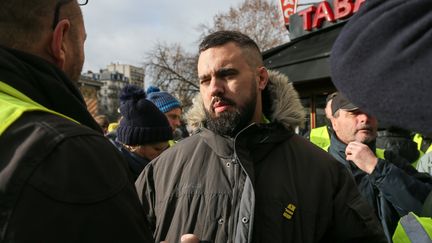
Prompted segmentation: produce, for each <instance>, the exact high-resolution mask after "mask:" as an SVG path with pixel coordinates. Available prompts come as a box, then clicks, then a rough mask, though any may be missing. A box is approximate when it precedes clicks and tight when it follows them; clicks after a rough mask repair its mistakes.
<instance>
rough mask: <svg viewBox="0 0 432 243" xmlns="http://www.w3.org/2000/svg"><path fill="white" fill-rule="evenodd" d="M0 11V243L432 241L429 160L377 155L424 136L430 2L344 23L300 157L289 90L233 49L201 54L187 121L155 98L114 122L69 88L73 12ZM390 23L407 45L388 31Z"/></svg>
mask: <svg viewBox="0 0 432 243" xmlns="http://www.w3.org/2000/svg"><path fill="white" fill-rule="evenodd" d="M0 1H1V0H0ZM86 2H87V1H85V3H86ZM85 3H82V2H81V5H82V4H85ZM1 4H2V8H3V10H4V11H2V17H0V32H1V33H4V34H2V35H0V169H1V170H0V195H1V197H0V213H1V214H0V215H1V217H0V241H1V242H158V243H159V242H165V243H173V242H175V243H177V242H184V243H198V242H236V243H243V242H244V243H246V242H299V243H306V242H396V243H397V242H431V241H432V240H431V238H432V218H431V217H432V193H431V191H432V177H431V173H430V172H431V168H432V166H431V162H430V161H431V157H432V154H431V152H430V151H426V154H424V155H423V154H422V153H423V152H422V151H420V150H421V145H418V147H417V146H416V144H415V143H414V142H413V141H411V140H410V139H409V142H406V140H397V141H398V142H397V143H396V142H395V143H378V142H377V135H378V131H377V130H378V120H380V122H381V121H383V122H385V123H386V124H389V125H392V126H394V127H397V128H398V129H406V130H413V131H416V132H419V134H422V135H423V136H424V137H426V136H432V131H431V128H430V126H429V122H430V121H431V120H432V117H430V115H429V114H426V113H427V112H426V109H424V107H423V106H424V105H425V102H426V104H429V103H428V101H430V98H429V97H430V96H429V95H428V92H427V91H428V90H430V88H432V87H431V85H430V82H428V79H430V76H432V73H431V70H432V69H430V68H429V67H428V65H429V64H430V63H432V53H431V52H432V49H431V48H428V47H431V44H430V43H432V42H430V39H431V37H432V30H431V29H430V27H431V23H432V17H431V15H430V14H428V13H429V10H430V9H432V2H431V1H429V0H410V1H409V2H407V1H405V0H391V1H383V0H369V1H367V2H366V3H365V4H364V5H363V6H364V7H362V8H361V9H360V11H359V12H358V13H357V14H356V15H355V16H354V17H353V18H352V19H351V20H350V21H349V22H348V23H347V25H346V26H345V27H344V30H343V31H342V33H341V34H340V36H339V37H338V40H337V41H336V43H335V45H334V47H333V52H332V58H331V68H332V78H333V80H334V83H335V85H336V87H337V89H338V92H335V93H333V94H330V95H329V96H328V98H327V101H326V108H325V113H326V117H327V120H328V123H327V125H326V126H324V127H321V128H317V129H313V130H312V131H311V132H310V134H309V136H308V138H309V139H310V141H309V139H307V138H304V137H302V136H300V135H298V134H296V133H295V128H296V127H298V126H300V125H301V124H302V123H303V122H304V119H305V115H306V114H305V113H304V109H303V107H302V105H301V103H300V100H299V96H298V94H297V92H296V91H295V89H294V87H293V85H292V83H291V82H290V81H289V78H288V77H287V76H286V75H284V74H282V73H279V72H275V71H271V70H267V68H266V67H265V66H264V63H263V59H262V55H261V52H260V48H259V47H258V46H257V44H256V43H255V42H254V41H253V40H252V39H251V38H250V37H249V36H247V35H245V34H242V33H240V32H238V31H230V30H224V31H216V32H213V33H210V34H208V35H207V36H205V37H204V38H203V39H202V41H201V43H200V44H199V54H198V63H197V71H198V79H199V80H198V81H197V82H199V88H200V92H199V94H197V96H196V97H195V98H194V103H193V106H192V108H190V109H189V110H188V111H187V113H186V114H183V107H182V105H181V103H180V102H179V100H178V99H176V98H175V97H174V96H173V95H172V94H169V93H168V92H165V91H161V90H160V89H159V88H157V87H150V88H149V89H147V91H145V90H144V89H143V88H141V87H137V86H134V85H127V86H126V87H124V88H123V89H122V92H121V95H120V97H119V99H120V107H119V112H120V114H119V115H120V118H119V120H118V122H116V123H115V124H110V123H109V121H108V120H107V117H106V116H103V115H99V116H96V117H92V116H91V115H90V113H89V112H88V111H87V109H86V105H85V102H84V99H83V97H82V95H81V94H80V93H79V90H78V88H77V80H78V77H79V75H80V73H81V68H82V65H83V62H84V48H83V46H84V41H85V39H86V32H85V27H84V21H83V16H82V13H81V7H80V3H78V2H77V1H75V0H65V1H55V0H43V1H36V2H35V1H28V0H14V1H2V2H1ZM388 9H391V11H394V13H405V12H406V11H409V10H411V12H410V13H412V14H414V13H415V16H414V15H412V16H410V18H409V19H408V18H407V19H406V18H402V17H401V18H399V19H397V20H395V19H394V18H391V17H390V16H388V15H385V14H384V13H387V12H386V11H388ZM428 9H429V10H428ZM376 16H382V18H379V20H377V21H376V22H374V24H373V25H368V27H367V28H365V29H364V30H363V28H364V25H365V23H369V22H371V21H372V19H374V17H376ZM408 20H409V21H410V25H408V24H407V23H406V21H408ZM415 20H418V21H417V22H416V21H415ZM391 21H397V23H394V26H398V28H401V33H402V34H401V33H399V32H396V31H390V30H389V31H384V30H383V27H385V26H387V25H388V24H389V23H393V22H391ZM412 23H414V24H412ZM359 28H360V29H359ZM377 31H380V32H379V34H378V33H376V32H377ZM359 33H365V34H359ZM413 38H415V39H413ZM409 41H411V42H412V46H411V45H410V46H409V47H406V45H407V44H409V43H411V42H409ZM370 43H373V45H374V46H375V48H376V50H374V51H376V52H374V53H373V54H374V55H375V56H373V57H374V58H371V57H370V56H365V55H364V53H366V52H370V50H369V49H370V48H371V46H372V45H371V44H370ZM383 43H385V44H383ZM388 43H390V44H388ZM401 43H402V44H401ZM382 46H386V47H388V48H381V47H382ZM400 48H402V50H401V49H400ZM394 52H398V53H397V54H395V53H394ZM399 52H400V53H402V54H403V55H402V54H400V53H399ZM399 54H400V55H399ZM371 55H372V54H371ZM399 56H401V57H400V58H395V57H399ZM383 59H385V60H388V61H387V62H385V63H384V64H383V63H381V62H380V61H381V60H383ZM377 61H378V63H376V62H377ZM407 63H408V64H409V65H407ZM359 67H361V68H359ZM368 68H369V69H368ZM406 77H410V79H409V80H408V79H406ZM364 79H365V80H364ZM411 81H412V82H411ZM395 84H397V85H399V86H396V87H393V85H395ZM407 84H409V85H410V88H409V89H407V88H406V86H407ZM376 86H378V87H381V86H382V87H383V89H372V91H373V92H374V94H373V95H371V94H370V92H371V87H374V88H376ZM411 86H412V87H411ZM389 89H392V91H391V92H387V90H389ZM419 89H421V91H418V90H419ZM425 90H426V91H425ZM406 92H408V94H406ZM413 94H416V95H417V98H418V100H419V102H411V100H410V97H411V96H412V95H413ZM399 109H403V110H404V111H409V112H406V113H401V112H400V111H399ZM389 111H390V112H389ZM182 116H183V117H184V122H182V119H183V118H182ZM412 118H416V120H415V121H414V122H413V120H412ZM185 123H186V124H187V125H188V127H189V129H190V131H189V132H188V131H185V129H182V128H184V125H185ZM393 131H394V130H393ZM189 133H190V134H191V135H189ZM418 136H420V135H418ZM394 141H396V140H394ZM400 141H402V142H400ZM419 144H421V142H420V143H419ZM406 148H409V149H406ZM407 150H409V151H410V152H409V153H408V152H406V151H407ZM431 150H432V149H431ZM412 151H414V152H412ZM411 152H412V153H411ZM428 172H429V173H428Z"/></svg>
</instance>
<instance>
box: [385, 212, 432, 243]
mask: <svg viewBox="0 0 432 243" xmlns="http://www.w3.org/2000/svg"><path fill="white" fill-rule="evenodd" d="M393 242H394V243H414V242H415V243H420V242H432V218H427V217H418V216H416V215H415V214H413V213H409V214H408V215H405V216H404V217H402V218H401V220H400V221H399V223H398V226H397V228H396V231H395V233H394V234H393Z"/></svg>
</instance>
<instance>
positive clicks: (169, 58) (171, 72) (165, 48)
mask: <svg viewBox="0 0 432 243" xmlns="http://www.w3.org/2000/svg"><path fill="white" fill-rule="evenodd" d="M197 59H198V58H197V55H196V54H195V55H194V54H190V53H187V52H186V51H185V50H184V49H183V48H182V47H181V46H180V44H171V45H168V44H164V43H158V44H157V45H156V46H155V47H154V48H153V49H152V50H151V51H150V52H148V53H147V60H148V61H147V62H146V63H145V65H146V77H150V78H151V79H152V81H151V83H153V84H154V85H156V86H158V87H159V88H160V89H161V90H163V91H168V92H170V93H171V94H173V95H174V96H176V97H177V98H179V99H180V101H181V103H182V105H183V107H184V108H185V109H186V110H187V109H188V108H189V107H190V106H191V105H192V98H193V97H194V96H195V94H196V93H197V92H198V91H199V85H198V78H197V71H196V69H197Z"/></svg>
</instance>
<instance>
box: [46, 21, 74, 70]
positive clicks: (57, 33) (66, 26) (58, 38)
mask: <svg viewBox="0 0 432 243" xmlns="http://www.w3.org/2000/svg"><path fill="white" fill-rule="evenodd" d="M69 31H70V21H69V20H68V19H62V20H60V21H59V22H58V24H57V25H56V27H55V29H54V31H53V38H52V41H51V45H50V48H51V55H52V58H53V59H54V62H55V64H56V65H57V67H59V68H60V69H63V67H64V65H65V62H66V52H67V43H66V41H67V38H66V37H67V35H68V34H69Z"/></svg>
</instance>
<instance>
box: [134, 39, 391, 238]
mask: <svg viewBox="0 0 432 243" xmlns="http://www.w3.org/2000/svg"><path fill="white" fill-rule="evenodd" d="M199 52H200V54H199V59H198V76H199V82H200V94H199V95H198V96H197V98H196V99H195V101H194V107H193V108H192V109H191V111H189V113H188V114H187V117H188V124H189V125H191V126H195V127H197V129H198V131H197V132H196V133H195V134H194V135H193V136H190V137H188V138H186V139H184V140H182V141H180V142H179V143H177V144H176V145H175V146H173V147H171V148H170V149H168V150H167V151H166V152H164V153H163V154H162V155H161V156H159V157H158V158H156V159H155V160H153V161H152V162H151V163H150V164H149V165H148V166H147V167H146V168H145V169H144V171H143V173H142V174H141V175H140V177H139V178H138V180H137V181H136V187H137V191H138V193H139V196H140V200H141V203H142V205H143V208H144V211H145V212H147V218H148V220H149V222H150V225H151V228H152V230H153V233H154V236H155V240H156V242H159V241H162V240H167V241H168V242H178V240H179V239H178V236H180V235H182V234H185V233H192V234H195V235H196V236H198V238H200V239H201V240H202V242H239V243H241V242H302V243H305V242H385V239H384V235H383V232H382V229H381V227H380V225H379V223H378V221H377V219H376V217H375V216H374V214H373V212H372V210H371V208H370V207H369V206H368V205H367V202H366V201H365V200H363V199H362V197H360V195H359V192H358V190H357V189H356V186H355V184H354V181H353V180H352V177H351V176H350V175H349V173H348V171H347V170H346V169H345V168H344V167H343V166H342V165H341V164H340V163H338V162H337V161H336V160H335V159H334V158H332V157H331V156H330V155H329V154H327V153H325V152H324V151H323V150H321V149H320V148H318V147H316V146H314V145H313V144H311V143H310V142H309V141H307V140H305V139H304V138H302V137H301V136H299V135H296V134H294V132H293V130H294V128H295V127H296V126H298V125H299V124H301V123H302V121H303V119H304V116H305V115H304V112H303V107H302V106H301V104H300V101H299V98H298V94H297V93H296V92H295V91H294V89H293V87H292V84H291V83H290V82H289V81H288V79H287V78H286V77H285V76H283V75H281V74H277V73H270V75H269V72H268V71H267V69H266V68H265V67H264V66H263V61H262V57H261V53H260V50H259V48H258V46H257V45H256V43H255V42H254V41H253V40H252V39H250V38H249V37H248V36H245V35H244V34H241V33H239V32H235V31H218V32H215V33H212V34H210V35H208V36H207V37H205V38H204V40H203V41H202V42H201V44H200V50H199ZM269 76H270V78H269Z"/></svg>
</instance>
